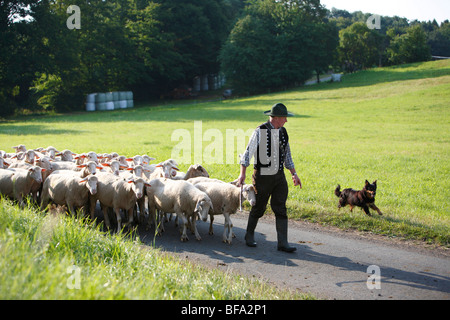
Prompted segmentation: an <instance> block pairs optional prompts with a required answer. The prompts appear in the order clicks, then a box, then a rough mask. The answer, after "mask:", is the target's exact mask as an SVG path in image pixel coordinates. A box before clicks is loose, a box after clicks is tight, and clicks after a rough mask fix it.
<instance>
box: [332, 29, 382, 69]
mask: <svg viewBox="0 0 450 320" xmlns="http://www.w3.org/2000/svg"><path fill="white" fill-rule="evenodd" d="M339 38H340V46H339V48H338V50H339V57H340V62H341V64H343V65H345V66H346V67H345V68H346V70H347V71H350V72H352V71H354V70H358V69H365V68H368V67H372V66H373V65H377V64H378V62H379V56H380V50H379V48H380V47H381V46H382V41H383V39H382V37H381V36H380V34H379V33H378V32H377V31H376V30H371V29H369V28H368V27H367V25H366V24H365V23H362V22H355V23H354V24H352V25H351V26H350V27H348V28H345V29H343V30H341V31H339Z"/></svg>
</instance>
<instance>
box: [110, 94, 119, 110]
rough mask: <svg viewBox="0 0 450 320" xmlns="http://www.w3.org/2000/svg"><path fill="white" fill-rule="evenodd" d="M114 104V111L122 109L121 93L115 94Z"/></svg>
mask: <svg viewBox="0 0 450 320" xmlns="http://www.w3.org/2000/svg"><path fill="white" fill-rule="evenodd" d="M112 94H113V102H114V109H120V103H119V101H120V100H119V92H117V91H116V92H113V93H112Z"/></svg>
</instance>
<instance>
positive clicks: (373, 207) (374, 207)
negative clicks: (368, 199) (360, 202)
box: [369, 203, 383, 216]
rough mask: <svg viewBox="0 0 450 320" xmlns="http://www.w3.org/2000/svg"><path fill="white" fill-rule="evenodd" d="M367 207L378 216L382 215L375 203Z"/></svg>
mask: <svg viewBox="0 0 450 320" xmlns="http://www.w3.org/2000/svg"><path fill="white" fill-rule="evenodd" d="M369 207H370V208H371V209H373V210H375V211H376V212H378V214H379V215H380V216H382V215H383V212H381V210H380V209H378V207H377V206H376V205H375V203H371V204H369Z"/></svg>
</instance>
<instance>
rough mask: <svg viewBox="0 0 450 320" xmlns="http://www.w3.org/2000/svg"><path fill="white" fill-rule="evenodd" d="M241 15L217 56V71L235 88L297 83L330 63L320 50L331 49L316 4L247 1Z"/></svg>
mask: <svg viewBox="0 0 450 320" xmlns="http://www.w3.org/2000/svg"><path fill="white" fill-rule="evenodd" d="M244 13H245V14H244V16H243V17H241V18H240V19H239V20H238V21H237V23H236V24H235V26H234V28H233V30H232V31H231V33H230V36H229V37H228V40H227V42H226V43H225V45H224V46H223V48H222V50H221V54H220V61H221V65H222V70H223V71H224V72H225V74H226V75H227V78H228V79H230V80H232V81H233V83H234V85H235V86H237V88H238V89H240V90H242V91H246V92H256V91H261V90H270V89H272V88H275V89H276V88H280V87H286V86H289V85H293V84H295V83H302V82H304V81H305V80H307V79H308V78H309V77H310V76H311V74H312V73H313V71H314V70H315V69H316V67H317V68H319V69H320V68H324V65H326V64H329V59H328V58H329V57H328V56H327V55H325V56H324V55H323V52H322V51H323V50H330V51H329V52H333V45H332V41H328V40H327V39H328V38H327V36H329V35H327V34H326V33H327V32H329V31H330V27H328V26H327V25H326V24H324V22H323V20H324V18H325V13H326V12H325V10H324V9H323V7H322V6H321V5H320V2H319V1H300V0H298V1H287V0H283V1H276V0H263V1H250V2H249V5H248V6H247V7H246V8H245V11H244ZM331 34H332V33H331ZM321 58H322V59H321Z"/></svg>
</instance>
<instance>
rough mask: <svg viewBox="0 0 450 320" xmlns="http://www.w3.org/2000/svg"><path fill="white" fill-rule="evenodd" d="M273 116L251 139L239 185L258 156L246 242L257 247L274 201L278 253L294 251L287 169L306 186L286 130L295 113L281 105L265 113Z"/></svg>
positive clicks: (244, 157) (296, 179)
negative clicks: (260, 228) (259, 227)
mask: <svg viewBox="0 0 450 320" xmlns="http://www.w3.org/2000/svg"><path fill="white" fill-rule="evenodd" d="M264 114H265V115H267V116H269V120H268V121H267V122H266V123H263V124H262V125H260V126H258V127H257V128H256V130H255V131H254V132H253V135H252V136H251V138H250V141H249V143H248V146H247V149H246V150H245V153H244V154H243V156H242V157H241V161H240V175H239V177H238V181H237V185H238V186H240V185H243V184H245V176H246V170H247V168H248V167H249V166H250V160H251V159H252V157H254V159H255V161H254V172H253V175H252V180H253V185H254V186H255V188H256V190H257V194H256V204H255V205H254V206H253V207H252V209H251V211H250V214H249V216H248V224H247V232H246V234H245V242H246V244H247V246H249V247H256V245H257V243H256V241H255V229H256V225H257V224H258V220H259V218H261V217H262V216H263V215H264V212H265V211H266V206H267V203H268V201H269V198H270V206H271V208H272V210H273V212H274V213H275V219H276V220H275V226H276V231H277V238H278V250H279V251H284V252H294V251H296V250H297V248H295V247H291V246H290V245H289V243H288V241H287V239H288V217H287V209H286V200H287V197H288V191H289V190H288V184H287V181H286V176H285V175H284V168H286V169H288V170H289V171H290V173H291V175H292V181H293V183H294V186H299V187H300V188H302V183H301V181H300V178H299V177H298V175H297V172H296V170H295V166H294V162H293V160H292V155H291V149H290V146H289V136H288V133H287V131H286V128H284V125H285V124H286V123H287V122H288V121H287V118H288V117H293V116H294V114H292V113H290V112H288V110H287V108H286V106H285V105H284V104H282V103H277V104H275V105H274V106H273V107H272V110H269V111H266V112H264Z"/></svg>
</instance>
